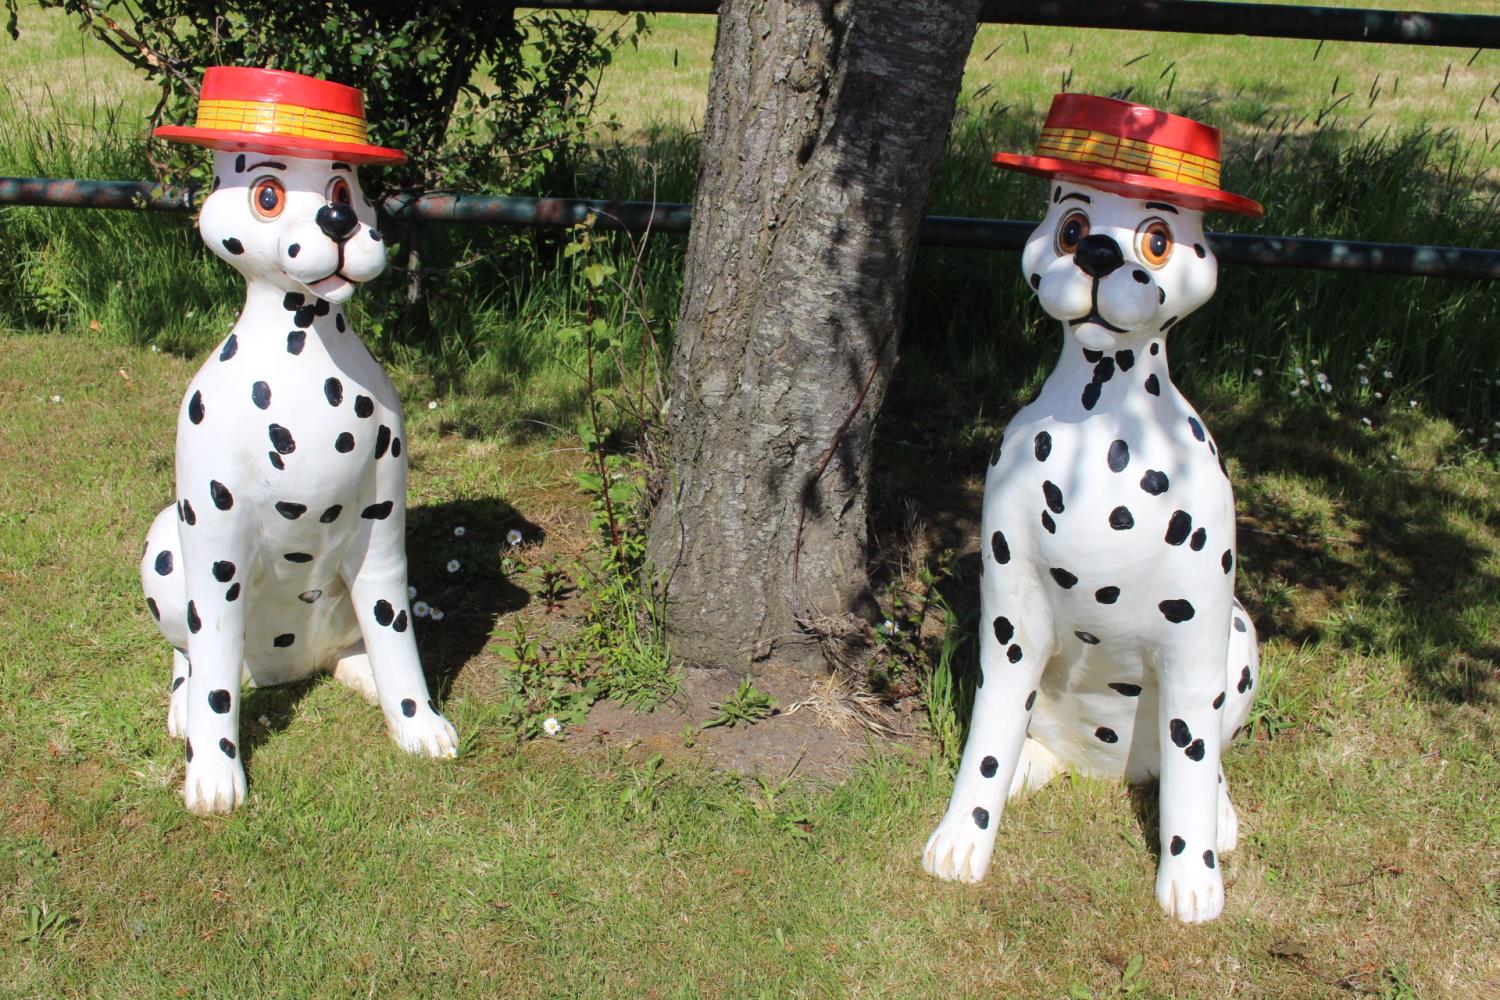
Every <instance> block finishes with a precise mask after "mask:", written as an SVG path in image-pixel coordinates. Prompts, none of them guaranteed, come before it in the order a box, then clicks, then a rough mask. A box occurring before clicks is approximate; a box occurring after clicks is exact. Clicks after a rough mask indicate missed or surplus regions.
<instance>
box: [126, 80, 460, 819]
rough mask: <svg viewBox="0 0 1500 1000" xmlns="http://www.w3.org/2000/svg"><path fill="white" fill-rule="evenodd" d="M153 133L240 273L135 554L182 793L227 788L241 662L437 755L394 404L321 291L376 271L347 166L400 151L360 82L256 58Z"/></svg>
mask: <svg viewBox="0 0 1500 1000" xmlns="http://www.w3.org/2000/svg"><path fill="white" fill-rule="evenodd" d="M157 135H158V136H161V137H163V138H168V139H173V140H177V141H181V142H188V143H194V144H197V145H204V146H209V147H212V148H214V149H215V153H214V190H213V192H212V193H211V194H210V195H209V196H208V199H207V200H206V201H205V202H204V204H203V208H202V212H201V214H200V216H199V220H198V229H199V231H200V232H201V233H202V235H203V239H204V241H205V242H206V243H207V244H208V246H209V247H210V249H212V250H213V251H214V253H216V254H218V255H219V256H220V257H223V258H224V259H225V260H226V261H228V262H229V263H230V265H231V266H233V267H234V268H235V270H237V271H239V272H240V273H241V274H242V275H244V277H245V281H246V285H247V292H246V296H245V307H244V311H243V312H242V313H241V314H240V317H239V320H238V322H236V323H235V325H234V328H233V330H231V331H230V333H229V336H228V337H227V338H226V339H225V340H224V341H223V343H222V344H221V345H220V346H219V347H218V348H217V349H216V350H215V351H214V352H213V353H212V354H211V355H210V356H209V359H208V361H207V363H206V364H204V366H203V367H202V368H201V369H200V370H199V371H198V374H197V375H196V376H195V377H194V378H193V381H192V383H191V384H190V385H189V386H188V390H187V393H186V395H185V396H184V398H183V403H182V410H181V412H180V414H179V416H178V420H177V501H176V503H175V504H173V505H172V506H170V507H168V508H167V509H166V510H164V511H162V512H161V514H160V515H159V516H158V517H157V518H156V522H155V523H154V524H153V525H152V527H151V531H150V534H149V535H148V536H147V539H146V550H145V554H144V555H143V557H142V560H141V579H142V583H143V585H144V588H145V591H146V603H147V606H148V607H149V608H150V610H151V613H152V614H153V615H154V616H155V617H156V619H157V621H158V623H159V625H160V628H161V631H162V634H163V635H165V636H166V638H167V641H168V642H170V643H171V644H172V646H173V647H174V648H175V652H174V653H173V668H172V693H171V707H170V709H169V711H168V714H167V729H168V731H169V732H171V733H172V735H174V736H179V737H182V738H184V739H185V740H186V753H187V781H186V784H185V787H184V789H183V796H184V799H185V801H186V803H187V807H188V808H189V809H191V810H192V811H194V812H199V813H210V812H228V811H230V810H232V809H233V808H235V807H236V806H237V805H239V804H240V803H241V802H242V801H243V800H244V797H245V772H244V767H243V763H242V758H241V756H240V754H239V752H238V746H237V745H238V743H239V724H238V723H239V710H240V685H241V681H242V680H246V681H249V682H251V683H253V684H255V685H258V686H264V685H270V684H282V683H286V682H288V681H295V680H299V679H302V678H304V677H307V676H309V675H311V674H313V673H315V672H317V671H320V670H332V671H333V673H334V676H336V677H338V678H339V679H340V680H342V681H343V682H345V683H346V684H349V685H350V686H351V687H353V688H355V689H356V690H359V691H360V692H361V693H362V694H364V695H365V696H366V697H367V698H369V699H370V700H372V701H378V703H379V705H380V707H381V709H382V711H383V712H384V713H385V719H386V724H387V726H388V727H389V729H390V732H391V735H392V736H393V737H394V738H395V740H396V742H397V743H398V744H400V745H401V747H402V748H403V749H405V750H407V751H410V752H411V753H425V754H428V755H430V756H434V757H452V756H454V755H455V754H456V752H457V747H458V737H457V734H456V733H455V732H454V729H453V726H451V725H450V724H449V723H448V720H447V719H445V718H443V716H442V715H441V714H440V713H439V712H438V709H437V706H436V705H435V704H434V703H433V701H432V700H431V697H430V695H429V693H428V689H427V681H426V679H425V678H424V677H423V674H422V666H421V663H420V662H419V661H418V658H417V646H416V639H415V636H414V634H413V632H412V619H411V615H410V611H409V609H408V607H407V601H408V597H407V593H408V592H407V579H406V554H405V522H406V455H405V450H404V449H405V431H404V429H403V426H402V419H401V402H400V400H399V399H397V397H396V391H395V389H394V388H393V387H392V385H391V381H390V379H389V378H388V377H387V376H386V374H385V371H384V370H383V369H382V368H381V367H380V365H379V364H377V363H376V362H375V360H374V358H372V357H371V356H370V353H369V351H367V350H366V349H365V346H364V345H363V344H362V343H361V342H360V340H359V338H358V337H356V336H355V334H354V331H353V330H352V329H350V326H349V322H348V320H347V318H346V317H345V315H344V313H343V310H342V309H341V308H340V304H341V303H343V302H344V301H346V300H347V299H348V298H349V296H351V295H352V294H354V291H355V289H356V288H357V287H358V285H359V283H361V282H365V281H369V280H370V279H371V278H374V277H375V276H376V275H378V274H380V272H381V271H383V270H384V269H385V249H384V245H383V244H382V243H381V238H380V233H379V232H378V231H377V230H376V229H375V228H374V221H375V213H374V210H373V209H372V208H371V207H370V205H369V203H368V202H366V201H365V199H364V196H363V195H362V193H361V191H360V186H359V178H358V177H357V176H356V175H355V172H354V167H355V165H357V164H361V163H391V162H401V161H402V160H404V159H405V156H404V155H403V154H401V153H399V152H397V151H395V150H389V149H383V148H381V147H377V146H371V145H369V144H368V142H367V140H366V138H365V122H364V98H363V95H362V94H361V93H360V92H359V91H358V90H355V89H353V88H351V87H344V86H340V85H338V84H334V83H329V82H327V81H323V80H316V79H313V78H310V77H305V76H300V75H298V74H295V73H284V72H279V71H274V70H259V69H239V68H229V67H214V68H210V69H209V70H208V71H207V73H206V75H205V77H204V81H203V89H202V97H201V100H200V103H199V108H198V120H197V124H196V125H195V126H193V127H177V126H168V127H163V128H160V129H158V130H157Z"/></svg>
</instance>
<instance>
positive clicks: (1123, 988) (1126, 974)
mask: <svg viewBox="0 0 1500 1000" xmlns="http://www.w3.org/2000/svg"><path fill="white" fill-rule="evenodd" d="M1145 967H1146V956H1144V955H1141V954H1135V955H1131V956H1130V958H1129V960H1127V961H1126V963H1125V968H1124V969H1122V970H1121V971H1120V981H1119V982H1118V983H1115V984H1114V985H1113V986H1111V987H1110V988H1109V989H1108V990H1107V991H1105V992H1102V993H1101V992H1098V991H1096V990H1094V989H1091V988H1090V987H1089V986H1087V985H1085V984H1084V983H1081V982H1078V981H1077V980H1074V981H1073V982H1072V983H1069V984H1068V990H1067V993H1066V994H1065V995H1066V996H1067V997H1068V1000H1109V998H1112V997H1134V996H1141V995H1143V994H1145V993H1146V992H1147V991H1148V987H1147V986H1146V981H1145V980H1144V979H1142V978H1141V972H1142V970H1144V969H1145Z"/></svg>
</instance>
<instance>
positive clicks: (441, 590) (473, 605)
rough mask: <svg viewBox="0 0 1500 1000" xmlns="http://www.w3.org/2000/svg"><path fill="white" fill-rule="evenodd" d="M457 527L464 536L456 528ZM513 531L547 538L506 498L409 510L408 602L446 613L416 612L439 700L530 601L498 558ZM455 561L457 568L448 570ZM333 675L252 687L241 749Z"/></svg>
mask: <svg viewBox="0 0 1500 1000" xmlns="http://www.w3.org/2000/svg"><path fill="white" fill-rule="evenodd" d="M459 527H461V528H463V534H462V535H456V534H455V533H454V529H455V528H459ZM511 531H519V532H520V533H521V537H522V539H523V541H524V543H525V544H531V543H540V542H542V541H543V540H544V538H545V533H544V532H543V531H542V529H541V528H540V527H538V526H537V525H536V524H535V523H533V522H531V521H529V520H527V519H526V518H525V517H523V516H522V515H521V514H520V513H519V512H518V511H517V510H516V509H515V508H514V507H512V506H511V505H510V504H508V503H506V502H505V501H503V500H497V499H492V498H484V499H478V500H454V501H449V502H445V503H436V504H424V505H422V506H417V507H411V508H408V510H407V513H406V555H407V573H408V578H409V579H410V580H411V581H412V585H413V586H415V587H417V588H418V593H417V597H416V598H414V599H413V602H412V604H413V607H416V605H417V601H418V600H420V601H421V602H422V603H423V604H426V605H428V606H430V607H432V608H437V609H438V610H440V611H441V613H442V616H443V617H442V619H441V620H439V621H434V620H433V619H432V617H431V614H430V613H428V614H427V615H425V616H416V615H414V616H413V621H414V625H413V628H414V630H415V633H416V638H417V650H418V653H419V654H420V655H421V657H422V671H423V673H424V674H426V676H427V683H428V686H429V688H430V689H431V691H432V694H433V697H434V698H435V699H437V701H438V702H439V704H441V703H442V701H443V700H444V699H445V698H446V697H447V695H448V692H449V690H450V689H451V688H452V687H453V683H454V681H455V680H456V679H457V677H458V675H459V673H460V671H462V670H463V667H464V665H465V664H466V663H468V662H469V661H470V660H471V659H473V658H474V657H475V656H476V655H478V654H479V652H480V651H481V650H482V649H484V646H485V644H486V643H487V642H488V641H489V638H490V634H491V633H492V632H493V630H494V627H495V622H496V621H497V620H498V619H499V618H500V616H502V615H506V614H510V613H511V612H513V611H518V610H520V609H521V608H524V607H525V606H526V605H527V604H528V603H529V602H530V600H531V595H530V593H529V592H528V591H526V590H525V589H524V588H523V587H521V586H518V585H517V584H516V583H515V582H514V581H513V580H512V579H511V578H510V577H509V576H507V574H506V572H505V569H506V567H505V565H504V563H503V562H502V559H503V553H504V550H505V549H506V548H509V547H511V546H510V544H509V542H508V541H507V535H508V534H509V533H510V532H511ZM452 561H457V562H458V567H459V568H458V569H457V570H455V571H453V572H449V571H448V565H449V564H450V562H452ZM330 682H331V678H330V677H329V676H328V675H326V674H318V675H315V676H314V677H311V678H309V679H307V680H304V681H298V682H296V683H294V684H282V685H278V686H276V687H267V688H254V689H252V690H251V691H250V693H249V695H248V696H247V697H246V698H245V701H244V703H243V707H242V709H241V724H240V729H241V739H240V752H241V753H242V755H243V756H244V760H245V762H246V764H247V765H248V764H249V763H250V761H251V759H252V758H253V757H254V755H255V751H256V750H257V749H258V748H259V747H260V746H261V745H262V744H264V743H265V742H266V741H267V740H268V739H270V738H271V737H272V736H273V735H275V734H276V733H279V732H281V731H282V730H283V729H285V728H287V726H289V725H290V724H291V722H292V719H293V718H294V717H295V716H296V714H297V706H298V705H299V704H300V703H301V702H302V700H303V699H304V698H306V697H307V696H308V694H310V693H311V692H312V691H313V690H315V689H316V688H317V687H318V685H320V684H324V683H330ZM371 711H378V709H376V708H373V707H372V708H371ZM262 719H264V720H265V721H264V722H261V721H260V720H262Z"/></svg>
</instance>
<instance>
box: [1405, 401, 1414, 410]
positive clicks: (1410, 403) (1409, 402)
mask: <svg viewBox="0 0 1500 1000" xmlns="http://www.w3.org/2000/svg"><path fill="white" fill-rule="evenodd" d="M1406 405H1407V406H1409V407H1411V408H1412V409H1413V410H1415V409H1416V408H1417V401H1416V400H1415V399H1408V400H1407V401H1406Z"/></svg>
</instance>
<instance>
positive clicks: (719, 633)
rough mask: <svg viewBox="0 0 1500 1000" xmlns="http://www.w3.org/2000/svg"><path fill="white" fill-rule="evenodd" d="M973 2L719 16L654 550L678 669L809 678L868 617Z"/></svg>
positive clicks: (805, 3) (863, 3)
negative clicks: (911, 322)
mask: <svg viewBox="0 0 1500 1000" xmlns="http://www.w3.org/2000/svg"><path fill="white" fill-rule="evenodd" d="M977 6H978V0H832V2H830V0H725V2H724V3H723V4H722V6H721V8H720V11H719V27H718V37H717V40H716V42H715V45H714V63H713V75H712V78H711V81H710V85H709V105H708V112H707V115H706V117H705V120H704V128H703V148H702V153H701V158H700V160H699V170H698V187H697V191H696V194H695V196H694V199H693V229H692V233H691V235H690V237H689V240H688V251H687V266H686V273H685V277H684V282H685V283H684V288H683V296H682V303H681V307H680V311H679V316H678V322H677V334H676V344H675V348H674V352H673V359H672V375H671V382H670V397H671V403H670V409H669V416H668V444H667V461H668V481H667V484H666V489H665V492H664V495H663V497H662V500H661V502H660V504H659V506H658V507H657V509H656V511H655V513H654V516H653V520H652V524H651V531H650V545H649V556H650V560H651V565H652V567H653V570H654V572H655V574H656V587H657V592H658V595H659V597H660V598H661V599H662V601H663V606H664V610H665V617H666V625H667V631H668V635H669V638H670V640H671V642H672V649H673V652H674V653H675V654H677V655H679V656H683V657H685V658H686V659H687V660H689V661H691V662H699V663H714V664H720V665H727V666H728V665H741V664H744V663H746V662H748V661H752V660H758V659H763V658H765V657H768V656H772V655H774V656H775V657H776V658H777V659H778V661H786V662H791V663H794V664H798V665H802V666H806V667H808V668H810V669H811V668H813V667H814V666H815V665H819V664H821V662H822V657H821V654H820V648H819V646H820V644H819V642H818V639H817V636H819V635H820V634H821V635H824V636H827V635H829V634H834V635H838V634H841V633H842V634H848V633H849V632H851V631H854V629H853V628H852V626H855V625H856V624H857V623H856V622H855V618H854V616H863V617H869V616H870V615H871V614H873V612H874V611H875V607H874V602H873V599H872V597H871V594H870V588H869V583H868V579H867V576H866V570H865V560H866V541H867V537H866V524H865V517H866V489H867V484H868V479H869V469H870V460H871V445H872V437H873V431H874V425H875V417H876V414H877V413H878V412H879V410H880V404H881V401H882V399H883V397H884V395H885V388H886V384H887V382H888V380H889V377H890V373H891V369H892V367H893V365H894V363H895V358H896V345H897V337H896V328H897V325H898V323H899V320H900V317H901V314H902V309H903V307H904V304H905V298H906V285H907V278H908V274H909V270H910V265H911V260H912V254H913V251H914V249H915V245H916V237H917V226H918V224H919V222H920V220H921V216H922V211H923V206H924V204H925V202H926V199H927V192H928V189H929V187H930V185H931V181H932V176H933V173H934V170H935V168H936V165H937V162H938V158H939V156H940V155H941V153H942V150H943V145H944V142H945V140H946V138H947V135H948V130H949V126H950V125H951V123H952V118H953V112H954V107H955V102H956V100H957V97H958V89H959V84H960V82H961V80H962V78H963V67H964V60H965V58H966V57H967V55H968V52H969V48H970V45H971V43H972V41H973V36H974V28H975V23H976V19H977Z"/></svg>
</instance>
